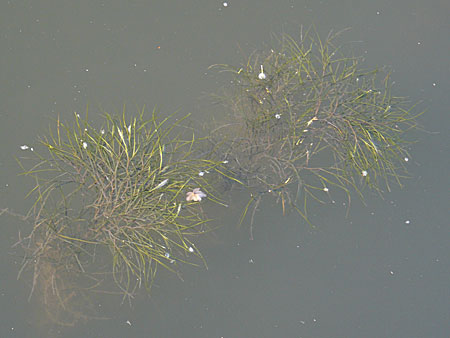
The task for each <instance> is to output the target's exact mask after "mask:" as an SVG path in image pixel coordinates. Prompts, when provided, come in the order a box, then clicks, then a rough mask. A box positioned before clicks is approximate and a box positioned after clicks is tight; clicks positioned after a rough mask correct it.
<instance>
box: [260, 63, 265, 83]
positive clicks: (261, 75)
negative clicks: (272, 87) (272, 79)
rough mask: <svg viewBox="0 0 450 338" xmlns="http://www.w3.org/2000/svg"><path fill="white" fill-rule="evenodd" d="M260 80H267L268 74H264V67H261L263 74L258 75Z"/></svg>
mask: <svg viewBox="0 0 450 338" xmlns="http://www.w3.org/2000/svg"><path fill="white" fill-rule="evenodd" d="M258 79H260V80H265V79H266V74H265V73H264V68H263V65H261V73H259V74H258Z"/></svg>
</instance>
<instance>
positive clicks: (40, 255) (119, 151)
mask: <svg viewBox="0 0 450 338" xmlns="http://www.w3.org/2000/svg"><path fill="white" fill-rule="evenodd" d="M183 120H184V118H182V119H180V120H175V119H174V118H171V117H167V118H164V119H159V118H157V117H156V114H155V112H153V114H152V115H151V117H150V118H149V119H148V120H147V119H145V114H144V112H143V111H142V112H141V113H140V114H139V115H138V116H137V117H134V118H132V119H129V120H128V121H127V119H126V118H125V116H121V117H114V116H110V115H108V114H106V115H105V118H104V125H103V127H102V128H95V127H93V126H92V125H91V124H90V123H89V122H88V119H87V116H86V119H82V118H81V117H80V116H79V115H78V114H76V115H75V121H74V122H73V123H72V124H66V123H62V122H60V121H59V120H58V121H57V125H56V129H55V130H51V131H50V134H49V135H48V136H46V137H44V138H43V139H42V140H41V141H42V144H43V146H44V147H45V148H46V149H47V150H48V154H47V155H42V156H39V155H37V152H36V151H35V152H34V154H36V156H38V157H37V161H36V158H34V159H32V160H33V161H34V162H33V163H34V166H33V167H32V168H31V169H29V170H26V171H25V173H24V174H25V175H26V176H32V177H33V178H34V179H35V181H36V185H35V187H34V189H33V190H32V191H31V192H30V194H31V195H32V196H35V203H34V206H33V208H32V210H31V212H30V219H32V222H33V229H32V232H31V234H30V235H29V236H27V237H26V238H25V239H23V240H22V242H21V243H22V244H23V245H24V246H25V247H26V248H27V251H28V257H27V259H26V260H25V263H24V267H25V266H29V265H31V266H32V267H33V268H34V281H35V282H34V284H35V283H36V282H37V281H39V280H41V279H42V277H43V274H44V273H45V271H46V272H48V271H53V270H54V271H58V275H59V276H61V275H63V274H64V272H65V271H61V269H62V270H64V269H66V270H67V272H72V273H73V272H74V271H75V270H77V271H78V272H79V273H81V274H89V273H91V276H94V275H95V276H96V277H95V278H94V277H92V279H91V281H93V282H94V284H95V285H97V284H98V283H99V280H100V279H101V278H100V277H99V276H100V275H101V274H102V273H103V277H105V276H107V275H108V274H109V273H111V272H112V276H113V279H114V281H115V282H116V284H117V285H118V286H119V287H120V289H121V291H122V292H123V293H124V294H126V295H130V294H132V293H133V292H134V291H135V289H136V288H137V287H139V286H141V285H142V286H146V287H150V285H151V282H152V280H153V277H154V276H155V273H156V270H157V268H158V267H160V266H163V267H165V268H167V269H169V270H172V271H176V270H177V269H176V266H177V264H178V263H179V262H184V263H190V264H196V263H198V262H202V261H203V262H204V260H203V257H202V255H201V253H200V251H199V250H198V248H197V247H196V245H195V238H196V236H197V235H199V234H201V233H203V232H205V231H206V230H207V228H206V224H205V223H206V222H207V221H208V219H207V218H206V216H204V214H203V210H202V208H201V206H200V205H199V203H200V201H202V198H203V199H204V198H205V197H207V198H208V200H212V201H214V202H217V203H221V202H220V201H219V200H218V199H217V198H215V192H214V188H213V187H212V185H211V184H210V181H209V180H207V178H213V177H214V175H222V173H224V171H223V170H222V166H223V163H222V162H221V161H215V160H213V159H212V158H211V157H210V156H209V154H208V153H203V154H199V153H198V149H199V147H197V143H198V142H201V140H197V139H196V138H195V135H194V134H193V133H192V132H190V133H186V132H185V130H186V129H184V131H183V129H182V128H181V127H182V125H181V123H182V121H183ZM185 137H186V138H185ZM22 163H23V161H22ZM204 172H208V173H209V174H208V175H201V174H200V175H199V173H204ZM224 174H225V173H224ZM191 195H194V196H191ZM201 203H203V202H201ZM105 257H106V259H105ZM108 257H110V258H108ZM94 261H95V264H94ZM100 262H102V263H104V269H105V270H104V271H98V266H99V265H101V263H100ZM49 264H54V267H49ZM44 268H45V271H44ZM52 269H53V270H52ZM44 277H45V276H44ZM33 287H34V285H33Z"/></svg>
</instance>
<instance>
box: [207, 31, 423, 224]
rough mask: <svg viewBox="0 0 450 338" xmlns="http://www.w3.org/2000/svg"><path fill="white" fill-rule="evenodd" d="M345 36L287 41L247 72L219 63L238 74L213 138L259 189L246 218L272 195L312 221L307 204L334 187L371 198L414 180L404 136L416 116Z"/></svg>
mask: <svg viewBox="0 0 450 338" xmlns="http://www.w3.org/2000/svg"><path fill="white" fill-rule="evenodd" d="M337 36H338V34H331V33H330V35H329V36H328V37H327V38H326V39H325V40H324V41H322V40H321V39H320V37H319V36H318V35H317V34H316V33H314V32H312V31H310V30H308V31H306V32H305V33H303V32H302V33H301V34H300V37H299V39H298V40H296V39H294V38H292V37H290V36H287V35H284V36H282V37H281V38H280V39H278V42H279V45H278V46H277V47H274V48H273V49H270V50H268V51H263V52H255V53H253V54H252V55H251V56H250V57H249V58H248V60H247V61H246V63H245V64H243V65H242V66H241V67H233V66H229V65H214V66H213V67H216V68H219V69H220V70H221V71H226V72H231V73H232V74H233V76H234V78H233V81H232V83H233V85H232V86H231V88H228V89H226V94H225V95H223V96H221V97H219V99H220V100H221V101H222V102H223V103H224V104H225V106H226V107H228V108H229V111H230V112H231V114H230V116H231V117H230V119H229V121H228V122H224V123H222V125H220V126H219V127H218V128H217V129H215V130H214V134H213V136H215V137H216V144H220V146H221V147H220V152H221V153H224V154H225V156H226V158H227V159H228V160H229V162H230V166H231V168H232V169H233V170H234V171H235V172H236V174H237V175H238V178H239V179H240V180H242V181H244V182H245V183H246V184H247V186H249V187H250V188H253V190H254V192H253V193H252V198H251V200H250V202H249V204H248V205H247V207H246V208H245V211H244V216H245V214H246V212H247V210H248V208H249V206H250V205H251V204H252V203H253V202H255V204H256V205H255V208H256V206H257V204H258V203H259V201H260V198H261V196H262V195H264V194H265V193H269V194H273V195H275V196H277V197H278V199H279V200H280V201H281V204H282V207H283V211H284V210H285V205H286V204H288V205H290V206H292V207H293V208H294V209H295V210H297V211H298V212H299V213H300V214H301V215H302V217H303V218H304V219H305V220H307V221H308V217H307V208H306V204H307V200H308V199H311V198H312V199H314V200H317V201H323V199H324V197H326V195H328V194H329V193H330V192H331V191H333V190H341V191H344V192H345V193H346V194H347V196H348V198H349V199H350V192H351V190H356V192H357V193H358V194H359V195H360V196H361V197H362V191H361V187H362V186H363V185H368V186H369V187H371V188H373V189H375V190H377V191H379V192H380V193H381V192H382V191H383V189H385V188H386V189H388V190H389V189H390V182H392V181H395V182H397V183H399V184H400V178H401V177H402V176H404V174H405V173H406V171H405V167H404V159H405V158H407V156H408V155H407V150H406V145H407V142H406V140H405V138H404V133H405V132H406V131H408V130H409V129H411V128H414V127H415V125H416V122H415V119H416V117H417V116H415V115H413V114H412V113H411V108H412V107H411V106H408V102H407V101H406V99H404V98H402V97H396V96H394V95H393V94H392V92H391V83H390V77H389V73H386V72H383V71H380V70H378V69H365V68H363V67H362V66H361V62H362V58H360V57H354V56H351V55H350V56H349V55H346V53H345V51H344V50H343V47H342V46H340V45H337V44H336V38H337ZM380 75H381V78H380ZM217 135H220V136H218V137H217ZM361 183H363V184H361ZM308 222H309V221H308Z"/></svg>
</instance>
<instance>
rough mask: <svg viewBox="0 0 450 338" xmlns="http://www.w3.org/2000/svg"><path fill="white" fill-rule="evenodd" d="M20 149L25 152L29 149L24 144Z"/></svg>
mask: <svg viewBox="0 0 450 338" xmlns="http://www.w3.org/2000/svg"><path fill="white" fill-rule="evenodd" d="M20 149H22V150H27V149H30V147H29V146H27V145H26V144H24V145H23V146H20Z"/></svg>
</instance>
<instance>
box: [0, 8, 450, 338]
mask: <svg viewBox="0 0 450 338" xmlns="http://www.w3.org/2000/svg"><path fill="white" fill-rule="evenodd" d="M449 12H450V3H449V2H448V1H447V0H431V1H424V0H417V1H406V0H402V1H395V2H393V1H386V0H382V1H368V0H363V1H352V0H340V1H293V0H282V1H268V0H258V1H257V0H242V1H228V2H226V3H225V2H223V1H205V0H203V1H202V0H200V1H191V0H183V1H158V2H157V1H148V2H145V1H127V2H122V1H105V2H100V1H98V2H84V1H55V2H53V1H44V2H40V3H39V5H38V4H37V3H36V2H34V1H22V2H19V3H18V2H14V1H2V2H1V4H0V27H1V29H0V32H1V33H0V48H1V50H2V58H1V60H0V65H1V66H0V78H1V79H2V81H1V85H0V86H1V91H0V118H1V125H0V128H1V133H0V140H1V142H0V144H1V147H2V149H1V152H0V169H1V180H0V193H1V194H0V209H2V210H3V209H5V208H8V210H9V211H12V212H16V213H22V214H23V213H25V212H26V211H27V209H28V208H29V207H30V205H31V203H32V202H31V201H30V200H24V196H25V195H26V193H27V191H28V190H29V189H30V188H31V187H32V185H33V182H32V181H30V180H28V179H23V177H21V176H17V173H18V172H20V168H19V166H18V165H17V162H16V160H15V157H20V156H23V155H24V152H25V151H30V150H29V149H28V150H21V148H20V146H22V145H28V146H30V147H33V146H36V144H37V140H38V136H39V135H42V134H45V133H46V132H47V130H48V126H49V125H50V124H52V121H53V120H54V119H55V118H56V117H57V116H58V115H59V116H60V117H61V118H62V119H70V118H71V117H72V114H73V113H74V112H80V113H83V112H85V110H86V106H87V105H89V112H90V116H91V118H92V119H93V120H95V119H97V118H98V116H99V115H100V113H101V112H102V111H109V112H111V113H118V112H121V111H122V108H123V105H126V106H127V111H129V112H131V111H133V110H136V111H137V109H138V108H140V107H142V106H144V105H145V106H146V107H147V108H148V110H151V109H152V108H153V107H154V106H155V105H156V106H157V107H158V108H159V110H161V112H162V113H163V114H169V113H172V112H174V111H180V112H181V113H183V114H187V113H192V118H193V119H195V120H197V121H199V122H203V121H207V120H208V119H210V118H212V117H213V115H214V114H219V113H220V112H221V109H220V108H217V107H216V106H213V105H211V103H210V101H209V99H208V94H210V93H213V92H217V91H218V90H219V88H220V87H222V86H223V85H225V84H226V81H227V78H226V77H224V76H222V75H220V74H217V72H214V71H211V70H209V69H208V67H209V66H210V65H212V64H222V63H227V64H234V65H239V63H240V62H241V61H242V59H243V57H244V56H246V55H249V54H250V53H251V52H252V51H253V50H255V49H263V48H267V46H268V45H270V43H271V41H273V40H272V39H273V38H272V37H271V34H273V33H274V34H280V33H283V32H286V33H289V34H291V35H295V34H296V33H297V32H298V31H299V28H300V26H301V25H303V26H306V27H308V26H310V25H312V24H313V25H315V27H316V30H317V31H318V32H319V34H320V35H321V36H324V35H326V34H327V33H328V32H329V31H330V30H335V31H338V30H341V29H344V28H347V27H349V28H351V29H350V30H349V31H347V32H346V33H345V34H344V35H343V37H342V40H344V41H348V42H353V46H356V50H357V51H359V52H360V53H361V54H362V55H364V56H365V58H366V64H367V65H369V66H372V67H375V66H383V65H388V66H389V67H390V69H391V70H392V76H391V79H392V80H394V81H395V85H394V89H393V90H394V93H395V94H396V95H399V96H409V97H410V99H411V101H412V102H418V101H421V102H422V103H421V104H420V108H422V109H424V108H426V109H427V112H426V113H425V114H424V115H423V116H422V117H421V118H420V122H421V124H422V126H423V128H424V131H414V132H413V133H411V134H410V138H411V140H416V141H418V142H417V143H415V144H411V146H410V147H409V148H408V150H409V152H410V155H411V157H410V158H409V161H408V163H407V166H408V169H409V171H410V173H411V178H410V179H406V180H404V181H403V183H404V187H403V189H400V188H398V187H394V188H393V189H392V191H391V192H390V193H386V194H385V195H384V199H381V198H379V196H377V195H376V194H369V195H368V197H367V199H366V201H365V202H366V205H364V204H363V203H361V202H360V201H359V200H358V198H357V196H354V198H353V200H352V205H351V207H350V213H349V215H348V216H346V210H347V205H345V200H337V201H336V203H334V204H333V203H329V204H326V205H315V206H313V207H312V209H311V210H310V215H311V216H312V219H313V221H314V224H315V228H311V227H310V226H309V225H308V224H306V223H305V222H304V221H303V220H302V219H301V218H300V217H298V215H295V214H294V213H292V214H290V213H289V214H287V215H285V216H283V215H282V212H281V210H280V207H279V205H275V203H273V202H271V201H265V202H263V203H261V205H260V206H259V210H258V212H257V213H256V216H255V223H254V233H253V237H254V239H253V240H252V241H250V240H249V238H250V236H249V227H248V224H247V223H248V222H247V223H246V222H244V224H243V226H241V227H237V226H236V224H237V222H238V220H239V215H240V211H241V210H239V209H238V208H232V209H231V210H228V209H227V210H223V209H222V208H219V207H217V206H213V205H209V204H208V202H207V201H206V203H205V204H204V208H205V209H207V210H209V211H210V212H211V214H213V215H214V217H215V219H216V220H215V224H216V225H220V229H219V230H218V231H217V232H216V233H214V234H211V235H210V236H209V237H205V239H203V240H202V241H201V243H200V245H201V247H202V252H203V254H204V256H205V258H206V260H207V263H208V269H205V268H202V267H184V268H183V281H182V280H180V279H178V278H176V277H175V276H174V275H172V274H169V273H166V272H164V271H160V272H161V274H160V275H159V276H158V278H157V280H156V282H155V286H154V288H153V289H152V294H151V297H147V296H146V295H145V294H144V292H142V293H140V294H139V295H138V296H137V297H136V298H135V299H133V301H132V304H131V307H130V305H129V304H128V302H124V303H122V299H121V297H120V296H117V295H101V296H99V298H98V299H95V301H94V303H93V306H94V307H95V308H98V311H97V312H98V314H99V316H105V317H106V318H105V319H102V320H91V321H87V322H80V323H78V324H76V325H75V326H73V327H60V326H58V325H54V324H51V323H49V322H48V320H47V318H46V316H45V307H44V306H43V304H42V303H41V302H39V298H38V297H37V296H33V297H31V299H30V300H29V299H28V296H29V292H30V287H31V276H30V274H25V275H23V276H22V278H21V279H19V280H17V274H18V271H19V268H20V265H21V254H22V252H21V251H20V250H18V249H17V248H13V247H12V246H13V244H14V243H16V242H17V240H18V238H19V232H20V234H22V235H23V234H25V233H27V232H28V231H29V228H28V226H27V224H25V223H24V222H22V221H21V220H20V219H19V218H17V217H12V216H10V215H7V214H6V213H3V214H2V215H1V216H0V217H1V218H0V222H1V227H2V230H3V234H2V236H1V239H0V241H1V244H0V253H1V257H2V260H1V261H0V268H1V271H2V274H1V275H0V307H1V313H2V316H1V318H0V336H1V337H242V338H250V337H258V338H261V337H355V338H356V337H408V338H410V337H448V336H449V334H450V306H449V305H450V292H449V285H450V246H449V245H448V243H449V242H450V227H449V221H448V204H449V200H450V199H449V197H450V196H449V189H448V187H449V183H450V182H449V181H450V180H449V175H448V168H449V158H450V156H449V155H450V154H449V145H450V140H449V137H448V134H449V133H448V130H449V129H448V125H449V123H450V118H449V116H450V115H449V114H448V107H449V106H450V96H449V95H448V89H449V88H450V63H449V51H450V22H449V20H448V13H449ZM418 112H419V111H418ZM227 197H228V198H230V199H232V200H233V201H234V202H236V203H233V204H236V205H238V204H240V205H242V204H243V203H245V202H246V201H247V199H248V197H249V196H248V194H246V193H245V191H234V192H232V193H231V194H230V195H229V196H227Z"/></svg>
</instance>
